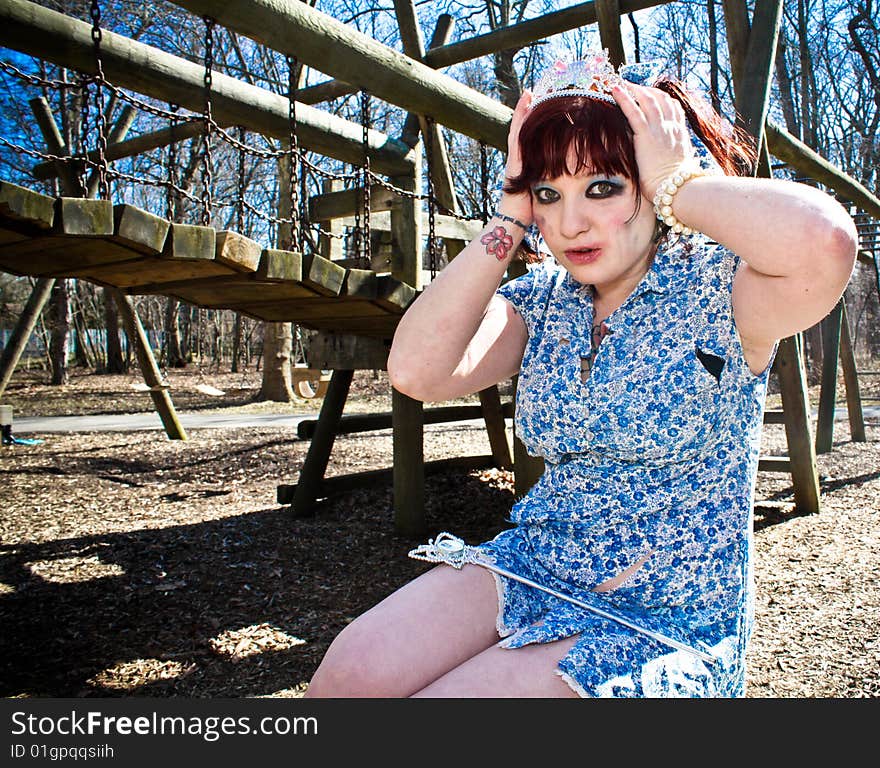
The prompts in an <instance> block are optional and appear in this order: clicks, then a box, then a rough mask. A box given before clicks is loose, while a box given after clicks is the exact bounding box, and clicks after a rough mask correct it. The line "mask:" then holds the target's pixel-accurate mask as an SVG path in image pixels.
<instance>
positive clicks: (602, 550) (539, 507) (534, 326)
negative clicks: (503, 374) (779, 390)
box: [477, 237, 770, 697]
mask: <svg viewBox="0 0 880 768" xmlns="http://www.w3.org/2000/svg"><path fill="white" fill-rule="evenodd" d="M737 262H738V259H737V257H736V256H735V255H734V254H732V253H731V252H730V251H729V250H727V249H725V248H723V247H721V246H719V245H717V244H713V243H709V242H708V241H706V240H705V239H703V238H699V237H698V238H692V239H691V240H690V245H685V244H684V243H683V242H682V241H678V242H674V243H672V244H670V245H666V246H664V247H661V249H660V250H659V252H658V254H657V256H656V258H655V260H654V263H653V265H652V267H651V268H650V270H649V271H648V273H647V274H646V275H645V277H644V278H643V279H642V281H641V283H640V284H639V285H638V286H637V288H636V289H635V291H634V292H633V293H632V294H631V295H630V296H629V298H628V299H627V300H626V301H625V302H624V304H623V305H621V306H620V307H619V308H618V309H617V310H615V311H614V312H613V313H612V314H611V315H610V316H609V317H608V318H607V321H606V322H607V326H608V335H607V336H606V337H605V338H604V340H603V341H602V343H601V345H600V346H599V347H598V351H597V352H596V354H595V357H594V359H593V360H592V368H591V370H590V373H589V377H588V378H586V380H585V381H582V377H581V358H584V357H589V356H590V354H591V348H590V328H591V326H592V321H593V317H592V313H593V307H592V289H591V287H590V286H587V285H581V284H579V283H578V282H577V281H575V280H574V278H572V277H571V275H570V274H569V273H568V272H567V271H566V270H565V269H563V268H561V267H559V266H558V265H556V264H555V263H553V262H547V263H544V264H540V265H538V266H536V267H534V268H531V269H530V270H529V272H528V273H527V274H526V275H523V276H522V277H518V278H516V279H513V280H511V281H508V282H507V283H505V284H504V285H502V286H501V287H500V288H499V290H498V294H499V295H500V296H502V297H504V298H505V299H507V300H508V301H509V302H510V303H511V304H512V305H513V306H514V308H515V309H516V311H517V312H518V313H519V314H520V315H521V316H522V318H523V320H524V321H525V324H526V327H527V329H528V343H527V345H526V350H525V355H524V358H523V362H522V369H521V372H520V376H519V382H518V386H517V397H516V417H515V425H516V431H517V435H518V437H519V438H520V439H521V440H522V442H523V444H524V445H525V446H526V449H527V450H528V452H529V453H530V454H531V455H533V456H541V457H543V459H544V462H545V471H544V474H543V476H542V477H541V478H540V479H539V480H538V482H537V483H536V484H535V485H534V486H533V487H532V488H531V489H530V490H529V492H528V493H527V494H526V495H525V496H524V497H523V498H522V499H520V500H519V501H518V502H517V503H516V504H514V506H513V509H512V512H511V522H512V523H514V524H515V527H513V528H510V529H508V530H505V531H503V532H502V533H500V534H499V535H498V536H496V537H495V538H494V539H493V540H492V541H489V542H486V543H484V544H482V545H480V546H479V547H477V549H478V550H479V551H480V552H481V554H482V555H484V556H486V557H487V558H488V559H489V560H490V561H491V562H493V563H494V564H495V565H496V566H497V567H498V568H499V569H504V570H508V571H511V572H513V573H516V574H518V575H520V576H523V577H526V578H528V579H530V580H532V581H535V582H537V583H539V584H541V585H543V586H546V587H549V588H551V589H554V590H556V591H559V592H562V593H563V594H567V595H570V596H572V597H576V598H577V599H578V600H581V601H584V602H586V603H587V604H589V605H595V606H597V607H598V608H601V609H603V610H604V611H606V612H611V613H614V614H616V615H619V616H622V617H624V618H626V619H627V620H629V621H631V622H634V623H636V624H637V625H638V626H641V627H645V628H649V629H652V630H654V631H655V632H659V633H661V634H663V635H665V636H667V637H671V638H674V639H676V640H677V641H679V642H682V643H685V644H687V645H689V646H691V647H695V648H699V649H701V650H703V651H707V652H708V653H710V654H711V655H712V656H715V657H716V658H717V661H716V662H715V663H711V662H706V661H704V660H701V659H700V658H699V657H698V656H696V655H694V654H691V653H688V652H686V651H682V650H676V649H674V648H671V647H670V646H669V645H665V644H663V643H661V642H658V641H657V640H655V639H652V638H651V637H648V636H646V635H644V634H642V633H639V632H636V631H634V630H632V629H630V628H628V627H626V626H624V625H623V624H620V623H617V622H615V621H612V620H610V619H606V618H602V617H600V616H597V615H595V614H593V613H590V612H589V611H586V610H584V609H583V608H580V607H578V606H576V605H573V604H571V603H570V602H567V601H564V600H561V599H559V598H557V597H554V596H552V595H550V594H548V593H547V592H545V591H542V590H538V589H535V588H534V587H531V586H528V585H525V584H523V583H521V582H519V581H516V580H513V579H510V578H507V577H504V576H498V575H496V580H497V585H498V591H499V613H498V619H497V626H498V632H499V634H500V635H501V636H502V637H503V638H505V639H504V640H503V641H502V645H503V646H504V647H507V648H518V647H520V646H523V645H526V644H528V643H542V642H550V641H553V640H558V639H561V638H565V637H570V636H573V635H579V637H580V639H579V640H578V641H577V643H576V644H575V645H574V647H573V648H572V649H571V650H570V651H569V652H568V653H567V654H566V656H565V657H564V658H563V659H562V660H561V661H560V663H559V668H558V674H560V675H561V676H562V677H563V679H564V680H565V681H566V682H567V683H568V684H569V686H570V687H571V688H573V689H574V690H575V691H576V692H577V693H578V694H579V695H581V696H623V697H666V696H700V697H701V696H712V697H719V696H725V697H726V696H742V695H744V685H745V654H746V645H747V642H748V638H749V634H750V631H751V625H752V620H753V580H752V548H753V542H752V503H753V499H754V487H755V479H756V476H757V468H758V452H759V445H760V437H761V425H762V422H763V419H762V413H763V406H764V398H765V393H766V384H767V377H768V374H769V368H770V366H769V365H768V367H767V369H766V370H765V371H764V372H763V373H762V374H760V375H757V376H756V375H754V374H753V373H752V372H751V371H750V370H749V367H748V365H747V363H746V361H745V359H744V357H743V350H742V346H741V343H740V340H739V336H738V333H737V330H736V327H735V325H734V322H733V315H732V307H731V286H732V281H733V275H734V272H735V270H736V266H737ZM641 560H644V563H643V565H641V567H639V568H638V569H636V570H635V572H634V573H632V574H631V575H630V576H629V577H628V578H627V579H626V580H624V581H623V582H622V583H621V584H620V586H619V587H618V588H616V589H614V590H613V591H610V592H595V591H592V590H593V588H594V587H595V586H597V585H599V584H601V583H602V582H604V581H606V580H608V579H611V578H612V577H615V576H618V575H619V574H621V573H623V572H624V571H625V570H626V569H628V568H630V567H631V566H634V565H635V564H636V563H638V562H639V561H641Z"/></svg>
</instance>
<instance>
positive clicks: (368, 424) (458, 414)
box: [296, 339, 513, 466]
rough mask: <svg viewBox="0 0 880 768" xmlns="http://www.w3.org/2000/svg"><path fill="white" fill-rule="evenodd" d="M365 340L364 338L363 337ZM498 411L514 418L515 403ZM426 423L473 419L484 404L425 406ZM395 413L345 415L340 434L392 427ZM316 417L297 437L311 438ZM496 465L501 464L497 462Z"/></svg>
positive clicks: (302, 425) (298, 428)
mask: <svg viewBox="0 0 880 768" xmlns="http://www.w3.org/2000/svg"><path fill="white" fill-rule="evenodd" d="M362 341H364V339H362ZM498 408H499V410H498V412H499V414H500V415H501V417H502V418H508V419H512V418H513V403H503V404H502V403H501V402H499V403H498ZM422 413H423V421H424V423H425V424H448V423H449V422H453V421H473V420H475V419H479V418H482V417H483V406H482V405H441V406H437V407H435V408H425V409H423V411H422ZM392 416H393V414H392V413H391V412H388V413H368V414H363V413H356V414H352V415H350V416H343V417H342V418H341V419H340V421H339V429H338V434H348V433H353V432H373V431H376V430H380V429H391V428H392V426H393V420H392ZM317 423H318V422H317V420H315V419H304V420H303V421H301V422H300V423H299V424H297V426H296V434H297V437H301V438H310V437H311V436H312V435H313V434H314V433H315V427H316V425H317ZM495 466H499V465H498V464H497V463H496V464H495Z"/></svg>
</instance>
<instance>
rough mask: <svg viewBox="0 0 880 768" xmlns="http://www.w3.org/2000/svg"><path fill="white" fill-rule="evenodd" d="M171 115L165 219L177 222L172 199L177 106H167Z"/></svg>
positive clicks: (174, 176) (174, 172) (177, 212)
mask: <svg viewBox="0 0 880 768" xmlns="http://www.w3.org/2000/svg"><path fill="white" fill-rule="evenodd" d="M168 109H169V111H170V112H171V113H172V115H171V126H170V127H171V143H170V144H169V145H168V186H167V187H166V188H165V218H167V219H168V221H177V216H178V215H179V211H178V210H177V205H176V202H175V199H174V188H175V187H176V186H177V141H176V140H175V131H176V130H177V105H176V104H169V105H168Z"/></svg>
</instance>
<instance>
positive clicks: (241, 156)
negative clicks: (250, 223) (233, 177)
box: [235, 126, 245, 235]
mask: <svg viewBox="0 0 880 768" xmlns="http://www.w3.org/2000/svg"><path fill="white" fill-rule="evenodd" d="M238 140H239V141H240V142H241V143H242V144H244V128H243V127H242V126H238ZM244 160H245V153H244V150H241V149H239V150H238V201H237V205H236V206H235V214H236V225H237V229H238V232H239V234H242V235H243V234H244V191H245V189H244V188H245V177H244Z"/></svg>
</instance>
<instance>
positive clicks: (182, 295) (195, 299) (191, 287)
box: [138, 277, 316, 309]
mask: <svg viewBox="0 0 880 768" xmlns="http://www.w3.org/2000/svg"><path fill="white" fill-rule="evenodd" d="M138 292H139V293H141V292H143V291H138ZM149 292H150V293H171V294H173V295H174V296H176V297H177V298H178V299H180V300H181V301H185V302H186V303H187V304H194V305H196V306H199V307H206V308H209V309H229V308H232V307H239V306H243V305H247V306H249V307H259V306H261V305H263V304H266V305H270V306H271V305H277V304H285V303H289V302H294V301H299V300H301V299H304V298H314V297H315V296H316V294H315V292H314V291H311V290H309V289H308V288H304V287H303V286H302V285H300V284H299V283H294V282H286V283H278V282H261V281H259V280H243V279H237V278H235V277H231V278H230V277H220V278H215V279H214V280H190V281H185V282H181V283H177V284H176V285H164V286H162V285H160V286H157V289H156V290H150V291H149Z"/></svg>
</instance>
